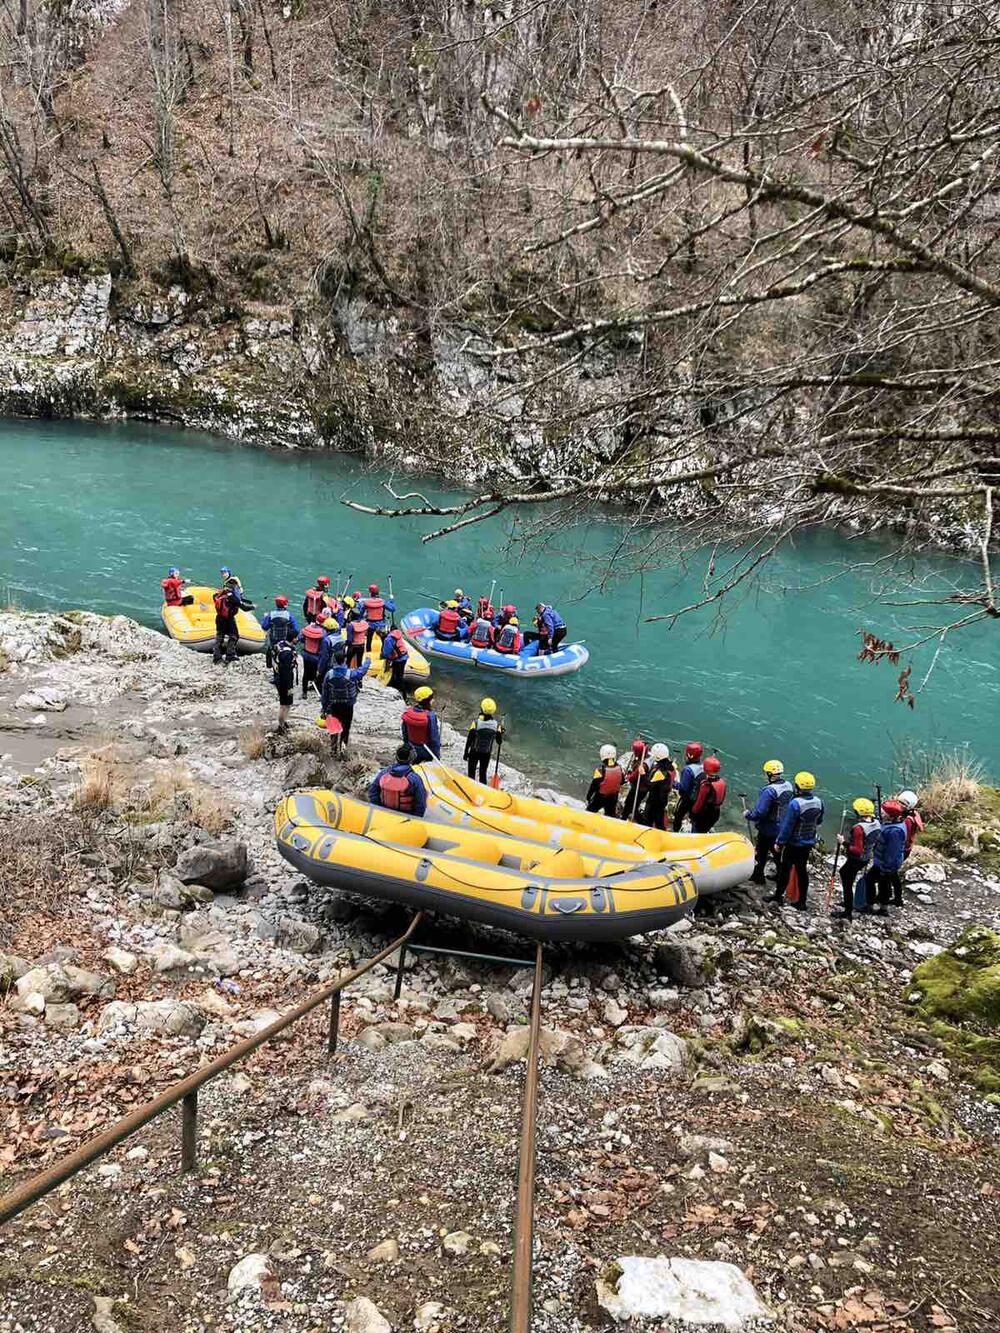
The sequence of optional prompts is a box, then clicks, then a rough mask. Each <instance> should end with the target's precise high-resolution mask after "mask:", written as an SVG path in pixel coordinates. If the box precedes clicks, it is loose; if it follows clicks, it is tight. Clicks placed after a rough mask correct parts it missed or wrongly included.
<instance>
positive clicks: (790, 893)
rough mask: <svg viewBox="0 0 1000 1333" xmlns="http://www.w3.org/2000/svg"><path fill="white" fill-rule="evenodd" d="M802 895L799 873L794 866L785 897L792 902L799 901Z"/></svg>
mask: <svg viewBox="0 0 1000 1333" xmlns="http://www.w3.org/2000/svg"><path fill="white" fill-rule="evenodd" d="M801 896H802V895H801V894H800V892H799V874H798V871H797V870H796V869H795V867H794V866H792V870H791V874H790V875H789V876H788V885H787V887H786V889H785V897H786V898H787V900H788V901H789V902H790V903H797V902H798V901H799V898H800V897H801Z"/></svg>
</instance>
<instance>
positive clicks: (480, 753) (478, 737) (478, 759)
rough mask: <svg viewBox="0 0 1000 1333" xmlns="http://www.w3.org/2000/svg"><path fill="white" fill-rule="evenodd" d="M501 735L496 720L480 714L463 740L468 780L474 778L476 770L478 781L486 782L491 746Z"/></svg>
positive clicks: (491, 751)
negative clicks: (477, 771)
mask: <svg viewBox="0 0 1000 1333" xmlns="http://www.w3.org/2000/svg"><path fill="white" fill-rule="evenodd" d="M501 735H502V729H501V726H500V723H499V722H498V721H497V719H496V718H495V717H486V716H485V714H483V713H480V715H479V717H478V718H476V720H475V722H473V724H472V726H471V727H470V728H469V734H468V735H467V736H466V738H465V759H466V761H467V763H468V770H467V771H468V774H469V777H470V778H474V777H475V776H476V769H477V768H478V770H479V781H480V782H485V781H486V775H487V773H488V771H489V766H490V755H491V754H492V753H493V745H494V742H498V741H499V738H500V736H501Z"/></svg>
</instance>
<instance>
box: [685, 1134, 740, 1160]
mask: <svg viewBox="0 0 1000 1333" xmlns="http://www.w3.org/2000/svg"><path fill="white" fill-rule="evenodd" d="M677 1146H678V1148H679V1149H680V1150H681V1153H682V1154H683V1155H684V1156H685V1157H700V1156H701V1154H702V1153H710V1152H714V1153H727V1152H729V1150H730V1149H731V1148H732V1146H733V1145H732V1144H731V1143H730V1142H729V1140H728V1139H719V1138H715V1137H714V1136H713V1135H711V1134H682V1135H681V1136H680V1138H679V1139H678V1140H677Z"/></svg>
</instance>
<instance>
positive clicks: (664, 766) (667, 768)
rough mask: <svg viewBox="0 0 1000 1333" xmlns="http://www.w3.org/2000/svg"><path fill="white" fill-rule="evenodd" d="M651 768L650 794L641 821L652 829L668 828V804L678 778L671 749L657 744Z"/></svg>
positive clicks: (650, 755) (651, 757)
mask: <svg viewBox="0 0 1000 1333" xmlns="http://www.w3.org/2000/svg"><path fill="white" fill-rule="evenodd" d="M649 761H650V764H651V768H650V770H649V781H648V794H647V796H646V803H645V805H644V806H643V807H642V810H641V811H640V816H639V820H640V823H642V824H648V825H649V827H650V828H658V829H665V828H666V827H667V802H668V801H669V800H670V793H671V791H672V790H673V785H674V778H675V777H676V776H677V773H676V770H675V769H674V765H673V761H672V760H671V758H670V749H669V747H668V746H666V745H664V744H663V743H662V742H659V741H658V742H657V743H656V745H654V746H653V748H652V749H651V750H650V752H649Z"/></svg>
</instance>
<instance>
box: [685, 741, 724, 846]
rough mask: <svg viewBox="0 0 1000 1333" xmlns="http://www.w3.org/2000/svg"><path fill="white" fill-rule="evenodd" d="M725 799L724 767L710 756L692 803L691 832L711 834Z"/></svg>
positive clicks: (704, 766)
mask: <svg viewBox="0 0 1000 1333" xmlns="http://www.w3.org/2000/svg"><path fill="white" fill-rule="evenodd" d="M725 799H726V779H725V778H724V777H723V776H722V765H721V764H720V763H719V761H718V759H717V758H716V757H715V755H714V754H710V755H708V756H707V757H706V759H705V762H704V764H703V765H702V774H701V777H700V778H699V779H698V785H697V786H696V787H695V790H694V800H693V801H692V802H691V831H692V832H693V833H711V831H712V829H714V828H715V826H716V824H717V823H718V822H719V816H720V815H721V814H722V803H723V801H725Z"/></svg>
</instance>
